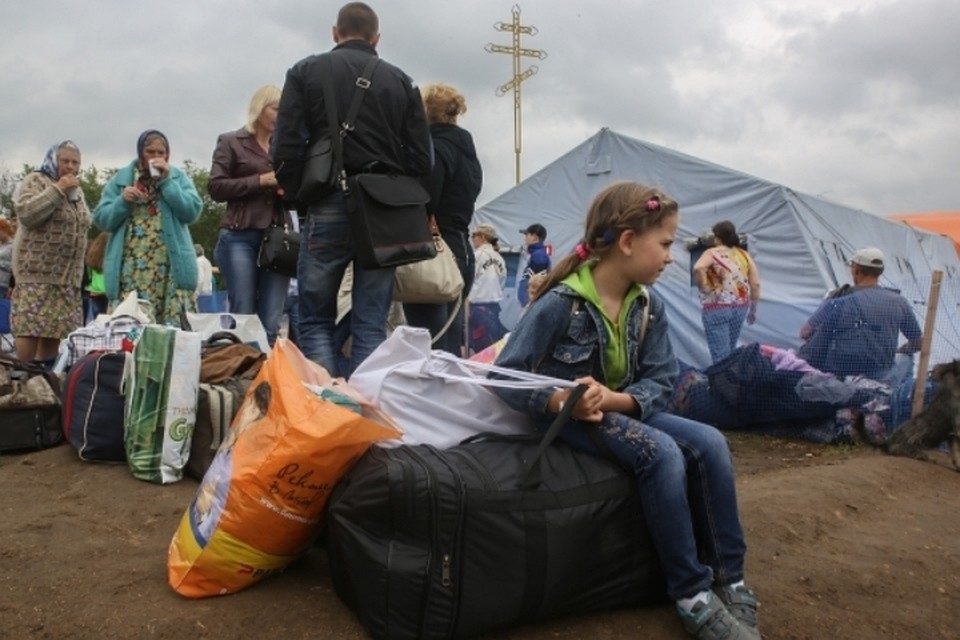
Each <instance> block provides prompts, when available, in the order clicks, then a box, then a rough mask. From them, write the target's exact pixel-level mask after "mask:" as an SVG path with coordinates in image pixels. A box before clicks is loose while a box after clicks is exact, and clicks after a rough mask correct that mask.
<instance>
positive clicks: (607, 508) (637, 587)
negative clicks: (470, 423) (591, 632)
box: [327, 399, 666, 638]
mask: <svg viewBox="0 0 960 640" xmlns="http://www.w3.org/2000/svg"><path fill="white" fill-rule="evenodd" d="M574 404H576V402H575V401H574V400H572V399H571V400H568V402H567V403H566V407H567V408H568V409H572V406H573V405H574ZM566 419H567V417H564V420H566ZM558 422H559V420H558ZM554 436H555V430H554V429H551V430H550V432H548V434H547V435H546V436H544V438H543V440H542V441H541V440H540V439H539V438H538V437H534V438H532V439H531V438H524V437H519V438H517V437H513V438H511V437H507V436H493V435H491V436H485V437H484V436H481V437H479V438H474V439H471V441H470V442H467V443H463V444H461V445H458V446H456V447H452V448H450V449H446V450H439V449H436V448H434V447H431V446H427V445H420V446H401V447H397V448H392V449H387V448H382V447H377V446H374V447H371V448H370V450H369V451H368V452H367V453H366V454H365V455H364V456H363V458H361V459H360V460H359V461H358V463H357V464H356V465H355V466H354V467H353V468H352V469H351V471H350V472H349V473H348V474H347V475H346V476H345V477H344V478H343V480H342V481H341V482H340V483H339V484H338V486H337V488H336V489H335V490H334V493H333V495H332V497H331V501H330V505H329V512H328V519H327V523H328V531H327V534H328V537H327V549H328V554H329V561H330V568H331V571H332V576H333V584H334V587H335V588H336V591H337V593H338V594H339V596H340V597H341V598H342V599H343V600H344V602H346V603H347V605H348V606H350V607H351V608H352V609H353V610H354V611H355V612H356V614H357V616H358V617H359V618H360V621H361V623H362V624H363V625H364V627H365V628H366V629H367V631H368V632H369V633H370V634H371V635H372V636H373V637H374V638H452V637H464V636H472V635H477V634H481V633H487V632H491V631H495V630H497V629H503V628H505V627H509V626H513V625H516V624H521V623H526V622H532V621H536V620H545V619H549V618H554V617H558V616H562V615H569V614H575V613H584V612H590V611H601V610H606V609H613V608H618V607H626V606H638V605H640V604H643V603H645V602H652V601H659V600H661V599H663V598H665V590H666V587H665V583H664V580H663V577H662V573H661V571H660V565H659V562H658V560H657V557H656V554H655V552H654V550H653V546H652V542H651V540H650V537H649V533H648V531H647V528H646V524H645V522H644V519H643V516H642V515H641V511H640V499H639V495H638V492H637V484H636V481H635V480H634V478H633V477H632V475H630V474H627V473H625V472H624V471H623V470H622V469H620V468H619V467H618V466H616V465H615V464H614V463H612V462H610V461H608V460H606V459H604V458H600V457H597V456H593V455H589V454H585V453H580V452H577V451H574V450H573V449H571V448H570V447H568V446H567V445H565V444H563V443H560V442H556V443H551V442H550V441H551V440H552V439H553V437H554ZM485 438H488V439H485Z"/></svg>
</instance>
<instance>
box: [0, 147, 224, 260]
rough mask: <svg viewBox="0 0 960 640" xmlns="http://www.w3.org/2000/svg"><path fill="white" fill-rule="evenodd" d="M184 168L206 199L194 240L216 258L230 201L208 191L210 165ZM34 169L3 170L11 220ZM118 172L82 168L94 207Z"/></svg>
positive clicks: (5, 210) (3, 203)
mask: <svg viewBox="0 0 960 640" xmlns="http://www.w3.org/2000/svg"><path fill="white" fill-rule="evenodd" d="M182 169H183V171H184V173H186V174H187V175H188V176H190V179H191V180H193V184H194V186H195V187H196V188H197V193H199V194H200V198H201V199H202V200H203V211H202V212H201V213H200V217H199V218H198V219H197V221H196V222H195V223H193V224H192V225H190V234H191V235H192V236H193V241H194V242H195V243H197V244H199V245H200V246H202V247H203V251H204V253H205V254H206V255H207V257H208V258H210V260H211V261H213V248H214V246H216V244H217V234H218V233H219V231H220V217H221V216H222V215H223V212H224V210H225V209H226V204H224V203H222V202H214V201H213V199H212V198H211V197H210V194H208V193H207V185H208V184H209V183H210V171H209V170H208V169H204V168H203V167H200V166H198V165H197V164H196V163H195V162H193V161H192V160H187V161H185V162H184V163H183V166H182ZM32 171H36V168H35V167H32V166H30V165H24V166H23V169H22V170H21V171H20V172H18V173H14V172H12V171H9V170H6V169H3V170H0V216H2V217H5V218H9V219H11V220H13V219H15V218H16V215H15V214H14V211H13V194H14V191H16V188H17V185H18V184H20V182H21V181H22V180H23V178H24V177H25V176H26V175H27V174H28V173H31V172H32ZM116 172H117V169H98V168H97V167H95V166H94V165H90V166H88V167H84V168H83V169H81V170H80V173H79V174H78V175H77V178H78V179H79V180H80V188H81V189H82V190H83V197H84V199H85V200H86V201H87V206H89V207H90V211H93V210H94V209H95V208H96V207H97V203H99V202H100V196H101V195H102V194H103V188H104V187H105V186H106V184H107V181H108V180H110V178H111V177H112V176H113V174H115V173H116ZM98 233H100V229H97V228H96V227H95V226H94V227H92V228H91V229H90V237H91V238H92V237H94V236H96V235H97V234H98Z"/></svg>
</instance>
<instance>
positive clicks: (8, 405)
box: [0, 354, 63, 452]
mask: <svg viewBox="0 0 960 640" xmlns="http://www.w3.org/2000/svg"><path fill="white" fill-rule="evenodd" d="M60 406H61V391H60V379H59V378H58V377H57V376H55V375H54V374H52V373H50V372H49V371H47V370H46V369H44V368H43V367H41V366H40V365H37V364H34V363H31V362H23V361H22V360H17V359H16V358H14V357H12V356H8V355H6V354H0V452H5V451H28V450H37V449H45V448H47V447H52V446H54V445H57V444H60V443H61V442H63V431H62V430H61V421H60Z"/></svg>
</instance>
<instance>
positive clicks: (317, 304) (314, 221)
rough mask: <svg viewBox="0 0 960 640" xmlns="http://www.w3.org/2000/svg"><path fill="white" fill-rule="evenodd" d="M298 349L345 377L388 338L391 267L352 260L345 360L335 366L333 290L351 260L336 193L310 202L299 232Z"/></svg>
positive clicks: (340, 198)
mask: <svg viewBox="0 0 960 640" xmlns="http://www.w3.org/2000/svg"><path fill="white" fill-rule="evenodd" d="M300 237H301V243H300V262H299V264H298V265H297V284H298V285H299V290H300V345H299V346H300V350H301V351H303V354H304V355H305V356H306V357H307V358H309V359H311V360H313V361H314V362H317V363H319V364H320V365H321V366H322V367H324V368H325V369H326V370H327V371H329V372H330V373H331V374H332V375H341V376H345V377H346V376H349V375H350V374H351V373H353V371H354V369H356V368H357V365H359V364H360V363H361V362H363V361H364V360H365V359H366V357H367V356H369V355H370V354H371V353H372V352H373V350H374V349H376V348H377V347H378V346H379V345H380V343H382V342H383V341H384V340H386V338H387V316H388V315H389V312H390V299H391V297H392V296H393V275H394V269H392V268H387V269H372V270H367V269H363V268H361V267H360V265H358V264H354V265H353V290H352V293H351V307H350V308H351V314H350V324H349V326H350V337H351V338H353V342H352V344H351V347H350V359H349V360H348V361H347V364H346V367H345V369H346V370H344V367H342V366H338V357H337V355H338V353H339V349H338V348H337V346H336V343H337V340H336V339H335V337H334V329H335V326H336V320H337V293H338V292H339V290H340V282H341V281H342V280H343V273H344V271H345V270H346V268H347V265H348V264H350V262H351V261H352V260H353V257H354V253H355V251H354V246H353V234H352V233H351V231H350V223H349V220H348V219H347V212H346V207H345V204H344V202H343V195H342V194H340V193H339V192H337V193H334V194H332V195H330V196H327V197H326V198H324V199H323V200H322V201H321V202H320V203H318V204H315V205H311V206H310V208H309V209H308V211H307V219H306V222H305V223H304V227H303V229H301V232H300Z"/></svg>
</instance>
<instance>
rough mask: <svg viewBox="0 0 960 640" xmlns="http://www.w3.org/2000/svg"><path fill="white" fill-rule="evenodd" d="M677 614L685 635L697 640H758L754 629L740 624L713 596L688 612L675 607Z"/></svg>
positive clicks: (717, 598) (758, 636)
mask: <svg viewBox="0 0 960 640" xmlns="http://www.w3.org/2000/svg"><path fill="white" fill-rule="evenodd" d="M677 613H678V614H679V615H680V620H682V621H683V627H684V628H685V629H686V630H687V633H689V634H690V635H692V636H693V637H695V638H697V640H760V635H759V633H757V631H756V629H751V628H750V627H747V626H745V625H742V624H740V622H738V621H737V619H736V618H734V617H733V615H732V614H731V613H730V612H729V611H727V608H726V607H725V606H724V605H723V602H722V601H721V600H720V598H719V597H714V596H713V594H711V596H710V598H709V599H708V600H707V601H706V602H705V603H704V602H698V603H697V604H696V605H694V607H693V609H692V610H690V611H686V610H685V609H683V608H681V607H677Z"/></svg>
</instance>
